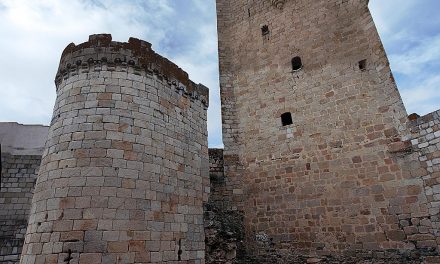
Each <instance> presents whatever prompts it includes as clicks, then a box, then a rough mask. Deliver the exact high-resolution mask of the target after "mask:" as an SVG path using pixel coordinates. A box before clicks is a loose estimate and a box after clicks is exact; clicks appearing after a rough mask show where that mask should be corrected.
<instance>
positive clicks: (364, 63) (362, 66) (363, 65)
mask: <svg viewBox="0 0 440 264" xmlns="http://www.w3.org/2000/svg"><path fill="white" fill-rule="evenodd" d="M359 69H360V70H361V71H365V70H366V69H367V60H361V61H360V62H359Z"/></svg>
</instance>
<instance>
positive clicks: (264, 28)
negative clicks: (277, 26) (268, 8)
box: [261, 25, 269, 36]
mask: <svg viewBox="0 0 440 264" xmlns="http://www.w3.org/2000/svg"><path fill="white" fill-rule="evenodd" d="M268 34H269V26H268V25H264V26H262V27H261V35H263V36H266V35H268Z"/></svg>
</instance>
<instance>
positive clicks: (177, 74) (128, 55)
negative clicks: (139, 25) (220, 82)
mask: <svg viewBox="0 0 440 264" xmlns="http://www.w3.org/2000/svg"><path fill="white" fill-rule="evenodd" d="M100 71H112V72H126V73H128V74H134V75H138V76H156V77H157V78H158V79H159V80H162V81H164V83H166V84H168V85H169V86H170V88H172V89H175V91H176V92H177V93H180V94H182V95H183V96H188V97H190V98H191V99H193V100H200V101H201V102H202V103H203V104H204V105H205V107H208V106H209V89H208V88H207V87H205V86H204V85H202V84H196V83H194V82H193V81H191V80H190V79H189V77H188V73H186V72H185V71H184V70H182V69H181V68H180V67H179V66H177V65H176V64H174V63H173V62H171V61H170V60H168V59H167V58H165V57H162V56H161V55H159V54H157V53H156V52H154V51H153V50H152V49H151V44H150V43H149V42H147V41H144V40H140V39H136V38H130V39H129V40H128V42H116V41H112V36H111V35H110V34H96V35H90V36H89V40H88V41H87V42H84V43H81V44H79V45H75V44H74V43H70V44H69V45H68V46H67V47H66V48H65V49H64V51H63V53H62V55H61V59H60V65H59V68H58V71H57V74H56V78H55V84H56V87H57V90H58V87H60V84H61V83H62V82H63V80H67V79H68V78H69V77H72V76H76V75H79V74H83V73H90V72H100Z"/></svg>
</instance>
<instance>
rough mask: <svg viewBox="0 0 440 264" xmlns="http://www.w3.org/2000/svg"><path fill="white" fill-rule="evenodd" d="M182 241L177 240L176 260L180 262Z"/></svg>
mask: <svg viewBox="0 0 440 264" xmlns="http://www.w3.org/2000/svg"><path fill="white" fill-rule="evenodd" d="M182 253H183V252H182V239H179V250H178V251H177V260H178V261H181V260H182Z"/></svg>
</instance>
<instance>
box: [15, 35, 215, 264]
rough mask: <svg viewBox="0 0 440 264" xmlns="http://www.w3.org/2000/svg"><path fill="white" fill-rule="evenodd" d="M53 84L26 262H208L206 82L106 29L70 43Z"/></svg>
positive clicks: (23, 259) (23, 260) (24, 255)
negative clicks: (115, 37)
mask: <svg viewBox="0 0 440 264" xmlns="http://www.w3.org/2000/svg"><path fill="white" fill-rule="evenodd" d="M56 86H57V100H56V103H55V108H54V114H53V119H52V122H51V126H50V129H49V134H48V141H47V143H46V146H45V149H46V150H45V152H44V154H43V158H42V162H41V169H40V171H39V175H38V181H37V184H36V186H35V191H34V196H33V201H32V206H31V210H30V218H29V224H28V228H27V233H26V238H25V244H24V246H23V253H22V256H21V263H23V264H34V263H43V262H44V263H64V262H63V260H64V261H67V262H69V263H79V264H90V263H106V264H110V263H135V261H136V262H137V263H176V262H178V261H181V263H202V262H203V261H204V259H205V256H204V250H205V243H204V240H205V236H204V228H203V202H206V201H207V200H208V193H209V178H208V166H209V161H208V147H207V123H206V118H207V113H206V110H207V107H208V90H207V88H206V87H204V86H202V85H197V84H194V83H193V82H191V81H190V80H189V79H188V76H187V74H186V73H185V72H184V71H183V70H181V69H180V68H178V67H177V66H176V65H175V64H173V63H172V62H170V61H168V60H167V59H165V58H163V57H161V56H159V55H157V54H156V53H154V51H152V50H151V45H150V44H148V43H147V42H144V41H140V40H137V39H130V41H129V42H128V43H119V42H113V41H111V36H110V35H94V36H90V39H89V41H88V42H86V43H83V44H81V45H78V46H75V45H74V44H71V45H69V46H68V47H67V48H66V50H65V51H64V52H63V55H62V58H61V62H60V68H59V70H58V74H57V77H56ZM29 195H31V194H30V193H29ZM24 202H26V206H27V207H29V201H24ZM23 209H26V208H23ZM24 213H27V210H26V212H25V210H23V214H24ZM49 241H50V242H49ZM15 253H16V254H18V253H19V252H15ZM36 259H45V261H43V262H40V261H39V260H36Z"/></svg>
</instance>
